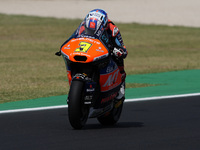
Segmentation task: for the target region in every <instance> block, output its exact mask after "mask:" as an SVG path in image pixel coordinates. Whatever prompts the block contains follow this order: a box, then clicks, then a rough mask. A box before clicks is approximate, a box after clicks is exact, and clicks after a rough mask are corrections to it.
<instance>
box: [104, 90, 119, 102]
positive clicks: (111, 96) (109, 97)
mask: <svg viewBox="0 0 200 150" xmlns="http://www.w3.org/2000/svg"><path fill="white" fill-rule="evenodd" d="M116 96H117V92H115V93H113V94H111V95H110V96H108V97H106V98H103V99H102V100H101V104H102V103H105V102H108V101H110V100H112V99H114V98H115V97H116Z"/></svg>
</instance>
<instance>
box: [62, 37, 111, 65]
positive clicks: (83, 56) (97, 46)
mask: <svg viewBox="0 0 200 150" xmlns="http://www.w3.org/2000/svg"><path fill="white" fill-rule="evenodd" d="M61 53H62V54H63V55H64V56H65V57H66V58H67V59H68V60H70V61H72V62H81V63H90V62H94V61H98V60H100V59H103V58H106V57H108V56H109V52H108V50H107V48H106V47H105V46H104V45H103V44H102V42H101V41H100V40H98V39H90V38H84V37H83V38H73V39H71V40H70V41H69V42H67V43H66V44H64V45H63V46H62V48H61Z"/></svg>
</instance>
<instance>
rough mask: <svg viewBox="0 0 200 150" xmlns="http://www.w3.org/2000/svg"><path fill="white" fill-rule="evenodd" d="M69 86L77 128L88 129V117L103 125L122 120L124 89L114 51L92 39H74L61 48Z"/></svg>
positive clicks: (72, 121)
mask: <svg viewBox="0 0 200 150" xmlns="http://www.w3.org/2000/svg"><path fill="white" fill-rule="evenodd" d="M61 54H62V56H63V59H64V61H65V64H66V70H67V77H68V81H69V85H70V89H69V93H68V99H67V104H68V117H69V122H70V124H71V126H72V127H73V128H74V129H81V128H83V127H84V126H85V124H86V122H87V119H88V118H97V119H98V121H99V122H100V123H101V124H102V125H114V124H115V123H117V121H118V120H119V118H120V115H121V112H122V107H123V102H124V96H123V97H121V98H120V99H116V97H117V96H118V93H119V91H120V90H121V89H122V88H121V87H122V86H124V84H123V83H122V80H121V78H122V75H121V73H120V71H119V69H118V66H117V64H116V62H115V61H114V57H113V56H112V51H109V49H108V48H107V46H106V45H105V44H104V43H103V42H102V40H101V39H98V38H97V37H92V36H79V37H76V38H72V39H71V40H69V41H68V42H66V43H64V44H63V46H62V47H61Z"/></svg>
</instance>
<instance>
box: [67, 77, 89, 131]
mask: <svg viewBox="0 0 200 150" xmlns="http://www.w3.org/2000/svg"><path fill="white" fill-rule="evenodd" d="M83 88H84V83H83V82H82V81H72V83H71V86H70V91H69V97H68V98H69V102H68V115H69V122H70V124H71V126H72V127H73V128H74V129H81V128H83V127H84V125H85V123H86V121H87V119H88V114H89V107H88V106H87V105H84V104H83Z"/></svg>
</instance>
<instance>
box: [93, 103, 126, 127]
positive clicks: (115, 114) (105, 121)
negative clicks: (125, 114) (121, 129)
mask: <svg viewBox="0 0 200 150" xmlns="http://www.w3.org/2000/svg"><path fill="white" fill-rule="evenodd" d="M122 108H123V100H122V103H121V104H120V106H118V107H115V106H114V107H113V109H112V110H111V111H110V112H109V113H108V114H106V115H103V116H101V117H98V118H97V119H98V121H99V122H100V123H101V124H102V125H105V126H111V125H114V124H116V123H117V122H118V120H119V118H120V116H121V112H122Z"/></svg>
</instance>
